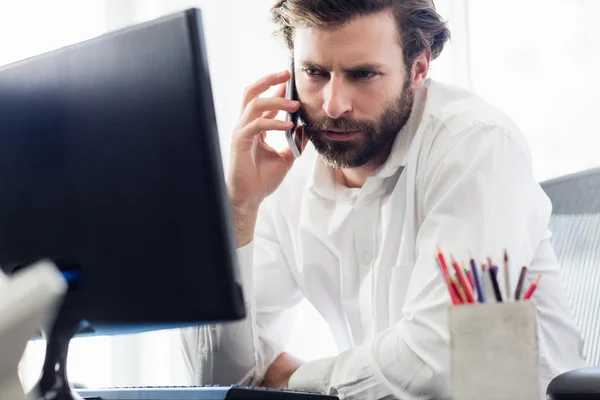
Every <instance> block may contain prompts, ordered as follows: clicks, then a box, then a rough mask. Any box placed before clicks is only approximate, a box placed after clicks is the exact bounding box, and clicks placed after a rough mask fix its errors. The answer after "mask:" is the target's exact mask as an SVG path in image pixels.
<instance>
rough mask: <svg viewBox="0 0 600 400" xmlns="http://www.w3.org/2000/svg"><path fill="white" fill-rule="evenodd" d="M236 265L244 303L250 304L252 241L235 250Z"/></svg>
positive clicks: (252, 266)
mask: <svg viewBox="0 0 600 400" xmlns="http://www.w3.org/2000/svg"><path fill="white" fill-rule="evenodd" d="M236 253H237V258H238V265H239V268H240V275H241V280H242V282H241V284H242V291H243V294H244V302H245V303H250V302H251V301H252V296H254V283H253V281H252V276H253V275H252V270H253V269H254V241H252V242H250V243H248V244H247V245H245V246H243V247H240V248H238V249H237V250H236Z"/></svg>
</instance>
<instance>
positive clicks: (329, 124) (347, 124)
mask: <svg viewBox="0 0 600 400" xmlns="http://www.w3.org/2000/svg"><path fill="white" fill-rule="evenodd" d="M304 123H305V125H306V127H307V128H308V130H309V131H313V132H314V131H326V130H330V129H341V130H345V131H372V130H375V128H376V127H375V126H374V124H373V122H370V121H359V120H353V119H348V118H337V119H334V118H320V119H316V120H313V119H310V118H308V119H305V120H304Z"/></svg>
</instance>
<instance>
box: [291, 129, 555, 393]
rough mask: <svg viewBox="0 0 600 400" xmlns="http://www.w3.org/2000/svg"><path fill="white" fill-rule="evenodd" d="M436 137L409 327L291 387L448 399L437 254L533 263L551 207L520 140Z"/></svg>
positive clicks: (328, 362) (302, 371) (423, 177)
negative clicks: (438, 249) (470, 254)
mask: <svg viewBox="0 0 600 400" xmlns="http://www.w3.org/2000/svg"><path fill="white" fill-rule="evenodd" d="M436 130H437V131H438V133H437V134H436V136H435V139H434V141H433V144H432V145H431V147H430V148H429V149H427V151H426V152H425V154H428V157H427V159H426V161H423V163H422V164H420V166H419V168H421V169H420V171H419V168H418V169H417V183H416V185H417V187H416V190H417V198H418V200H419V201H418V202H417V203H418V204H417V205H416V209H415V210H413V211H414V212H415V213H417V215H418V216H419V218H418V220H419V224H420V227H419V229H418V233H417V239H416V242H415V243H416V245H415V263H414V269H413V271H412V274H411V276H410V282H409V285H408V289H407V292H406V298H405V302H404V307H403V309H402V318H401V319H400V321H398V322H397V323H396V324H395V325H393V326H391V327H390V328H388V329H386V330H384V331H382V332H380V333H378V334H377V335H376V336H375V337H374V338H373V340H371V341H370V342H368V343H365V344H363V345H361V346H358V347H355V348H352V349H349V350H347V351H346V352H344V353H342V354H340V355H338V356H336V357H330V358H327V359H321V360H316V361H313V362H308V363H306V364H304V365H303V366H302V367H300V368H299V369H298V370H297V371H296V373H295V374H294V375H293V376H292V378H291V380H290V387H292V388H294V389H305V390H314V391H320V392H325V393H329V394H335V395H338V396H340V398H342V399H366V398H369V399H388V398H399V399H409V400H413V399H415V400H416V399H424V398H436V399H449V398H450V396H451V394H450V382H449V381H450V373H449V369H450V349H449V328H448V318H447V312H448V307H449V306H450V297H449V294H448V292H447V290H446V287H445V285H444V284H443V281H442V278H441V276H440V274H439V272H438V271H437V266H436V264H435V261H434V251H435V249H436V246H437V245H438V244H439V245H440V246H441V247H442V250H443V251H444V253H446V254H450V253H451V254H453V255H454V256H455V257H456V258H457V259H466V258H467V256H468V252H469V250H470V251H472V252H473V255H474V257H476V259H477V260H482V259H484V258H483V257H485V256H488V255H491V256H492V257H494V259H496V260H500V259H501V258H500V257H501V254H502V252H503V250H504V249H506V250H507V251H508V254H509V255H510V256H511V257H512V258H513V259H514V260H518V261H516V262H517V263H519V265H522V264H520V263H522V262H527V261H528V260H531V258H532V257H533V255H534V253H535V251H536V248H537V245H538V243H539V242H540V240H541V239H542V237H543V235H544V232H545V231H546V228H547V223H548V218H549V215H550V210H551V206H550V203H549V200H548V199H547V197H546V196H545V194H544V193H543V191H542V189H541V188H540V187H539V185H538V183H537V182H536V180H535V179H534V177H533V173H532V168H531V162H530V157H529V155H528V153H527V149H526V147H524V146H523V142H522V141H521V138H520V137H517V138H515V137H514V136H512V135H511V133H510V132H506V131H505V130H503V129H501V128H499V127H497V126H491V125H486V124H481V125H477V126H474V127H471V128H469V129H467V130H465V131H463V132H458V133H451V132H450V131H449V130H448V129H447V128H446V127H445V126H444V125H443V124H441V123H440V124H439V126H437V128H436ZM517 134H518V132H517ZM421 153H422V154H423V151H422V152H421ZM409 212H410V211H409ZM513 264H514V263H513ZM516 267H517V265H513V268H514V270H513V272H512V274H511V276H512V278H513V279H515V280H516V279H518V272H517V271H516ZM512 287H514V284H513V286H512ZM393 290H394V289H393V288H392V296H393V295H394V294H393Z"/></svg>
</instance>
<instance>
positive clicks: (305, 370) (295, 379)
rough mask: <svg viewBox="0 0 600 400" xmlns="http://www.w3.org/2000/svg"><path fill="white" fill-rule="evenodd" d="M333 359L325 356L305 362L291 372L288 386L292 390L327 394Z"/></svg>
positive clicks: (333, 363)
mask: <svg viewBox="0 0 600 400" xmlns="http://www.w3.org/2000/svg"><path fill="white" fill-rule="evenodd" d="M335 359H336V358H335V357H327V358H321V359H319V360H314V361H308V362H305V363H304V364H302V365H301V366H300V368H298V369H297V370H296V372H294V373H293V374H292V376H291V377H290V380H289V382H288V387H289V388H290V389H293V390H303V391H309V392H318V393H325V394H327V392H328V391H329V386H330V378H331V374H332V371H333V367H334V365H335Z"/></svg>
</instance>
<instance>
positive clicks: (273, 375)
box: [262, 353, 302, 389]
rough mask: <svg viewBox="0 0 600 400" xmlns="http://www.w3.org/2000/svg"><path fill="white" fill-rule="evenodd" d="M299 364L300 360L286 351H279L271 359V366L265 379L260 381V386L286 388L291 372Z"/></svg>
mask: <svg viewBox="0 0 600 400" xmlns="http://www.w3.org/2000/svg"><path fill="white" fill-rule="evenodd" d="M301 365H302V361H300V360H298V359H297V358H295V357H293V356H292V355H290V354H288V353H281V354H280V355H279V357H277V358H276V359H275V361H273V363H272V364H271V366H269V369H268V370H267V373H266V375H265V379H264V380H263V382H262V386H264V387H269V388H279V389H285V388H287V387H288V382H289V381H290V378H291V377H292V374H293V373H294V372H296V370H297V369H298V368H300V366H301Z"/></svg>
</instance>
